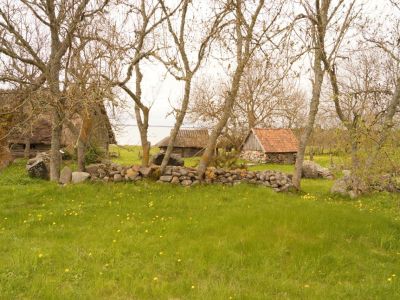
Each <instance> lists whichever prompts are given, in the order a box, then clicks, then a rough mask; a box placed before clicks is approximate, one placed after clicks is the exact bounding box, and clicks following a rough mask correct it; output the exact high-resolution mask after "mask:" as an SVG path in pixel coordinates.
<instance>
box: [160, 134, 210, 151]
mask: <svg viewBox="0 0 400 300" xmlns="http://www.w3.org/2000/svg"><path fill="white" fill-rule="evenodd" d="M208 138H209V135H208V130H207V129H181V130H179V132H178V135H177V137H176V139H175V144H174V148H173V150H172V153H174V154H178V155H180V156H181V157H193V156H201V155H202V154H203V152H204V149H205V147H206V146H207V142H208ZM169 139H170V137H169V136H167V137H165V138H164V139H162V140H161V141H160V142H158V143H157V144H156V146H157V147H158V148H160V151H161V152H165V151H166V150H167V147H168V143H169Z"/></svg>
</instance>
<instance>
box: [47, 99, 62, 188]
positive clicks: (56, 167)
mask: <svg viewBox="0 0 400 300" xmlns="http://www.w3.org/2000/svg"><path fill="white" fill-rule="evenodd" d="M61 135H62V117H61V116H60V114H59V111H58V109H57V108H56V107H53V109H52V129H51V148H50V180H51V181H58V180H59V178H60V169H61V153H60V149H61Z"/></svg>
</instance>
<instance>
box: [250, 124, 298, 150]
mask: <svg viewBox="0 0 400 300" xmlns="http://www.w3.org/2000/svg"><path fill="white" fill-rule="evenodd" d="M251 131H252V133H253V134H254V135H255V137H256V139H257V140H258V142H259V143H260V145H261V147H262V148H263V149H264V151H265V152H269V153H288V152H297V150H298V145H299V143H298V141H297V138H296V136H295V135H294V133H293V131H292V130H291V129H285V128H280V129H273V128H252V129H251Z"/></svg>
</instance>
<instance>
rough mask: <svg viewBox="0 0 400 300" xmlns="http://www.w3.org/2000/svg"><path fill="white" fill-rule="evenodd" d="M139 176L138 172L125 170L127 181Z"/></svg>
mask: <svg viewBox="0 0 400 300" xmlns="http://www.w3.org/2000/svg"><path fill="white" fill-rule="evenodd" d="M138 175H139V172H138V171H135V170H134V169H128V170H126V174H125V176H127V177H128V178H129V179H131V180H133V179H135V178H136V177H137V176H138Z"/></svg>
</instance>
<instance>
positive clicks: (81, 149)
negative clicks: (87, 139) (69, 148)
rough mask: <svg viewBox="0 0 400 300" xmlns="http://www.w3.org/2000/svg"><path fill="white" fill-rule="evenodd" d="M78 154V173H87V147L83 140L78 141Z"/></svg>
mask: <svg viewBox="0 0 400 300" xmlns="http://www.w3.org/2000/svg"><path fill="white" fill-rule="evenodd" d="M76 152H77V164H78V171H79V172H84V171H85V153H86V145H85V143H84V142H83V141H82V140H81V139H78V145H77V149H76Z"/></svg>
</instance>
